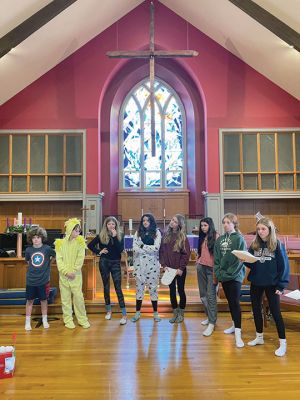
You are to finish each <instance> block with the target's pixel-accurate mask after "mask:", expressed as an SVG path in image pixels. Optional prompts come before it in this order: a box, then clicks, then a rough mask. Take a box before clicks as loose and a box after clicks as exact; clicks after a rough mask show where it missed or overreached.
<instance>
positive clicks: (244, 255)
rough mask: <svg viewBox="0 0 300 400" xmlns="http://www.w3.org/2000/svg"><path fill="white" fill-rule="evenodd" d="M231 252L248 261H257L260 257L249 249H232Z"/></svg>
mask: <svg viewBox="0 0 300 400" xmlns="http://www.w3.org/2000/svg"><path fill="white" fill-rule="evenodd" d="M231 253H232V254H234V255H235V256H236V257H237V258H238V259H239V260H241V261H246V262H248V263H255V262H256V261H257V260H259V257H255V256H254V255H253V254H251V253H249V251H244V250H232V252H231Z"/></svg>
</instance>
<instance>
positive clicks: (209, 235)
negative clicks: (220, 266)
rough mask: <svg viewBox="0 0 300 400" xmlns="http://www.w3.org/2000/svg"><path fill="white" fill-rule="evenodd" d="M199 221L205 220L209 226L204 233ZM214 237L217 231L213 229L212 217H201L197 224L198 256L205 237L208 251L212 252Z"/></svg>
mask: <svg viewBox="0 0 300 400" xmlns="http://www.w3.org/2000/svg"><path fill="white" fill-rule="evenodd" d="M201 222H205V223H206V224H207V225H208V226H209V228H208V232H207V233H206V234H205V233H204V232H202V229H201ZM216 237H217V231H216V229H215V224H214V221H213V220H212V218H210V217H205V218H202V219H201V220H200V224H199V241H198V256H201V246H202V243H203V242H204V240H205V239H207V247H208V251H209V253H210V254H213V252H214V247H215V242H216Z"/></svg>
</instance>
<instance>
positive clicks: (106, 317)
mask: <svg viewBox="0 0 300 400" xmlns="http://www.w3.org/2000/svg"><path fill="white" fill-rule="evenodd" d="M105 319H107V320H110V319H111V312H107V313H106V315H105Z"/></svg>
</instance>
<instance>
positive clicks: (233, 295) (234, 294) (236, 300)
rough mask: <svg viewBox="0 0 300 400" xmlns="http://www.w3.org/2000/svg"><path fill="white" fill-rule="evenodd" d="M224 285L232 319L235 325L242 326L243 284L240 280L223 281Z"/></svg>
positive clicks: (236, 326)
mask: <svg viewBox="0 0 300 400" xmlns="http://www.w3.org/2000/svg"><path fill="white" fill-rule="evenodd" d="M222 287H223V290H224V293H225V296H226V299H227V301H228V306H229V310H230V314H231V318H232V321H233V322H234V327H235V328H241V323H242V312H241V305H240V297H241V287H242V284H241V282H238V281H226V282H222Z"/></svg>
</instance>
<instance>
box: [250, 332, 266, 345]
mask: <svg viewBox="0 0 300 400" xmlns="http://www.w3.org/2000/svg"><path fill="white" fill-rule="evenodd" d="M264 343H265V342H264V334H263V333H257V332H256V338H255V339H254V340H251V341H250V342H248V346H256V345H257V344H264Z"/></svg>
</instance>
